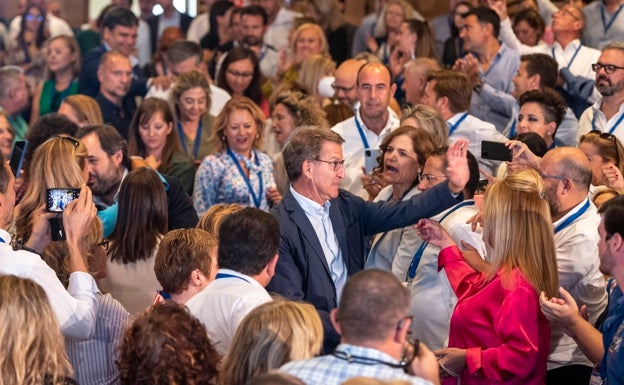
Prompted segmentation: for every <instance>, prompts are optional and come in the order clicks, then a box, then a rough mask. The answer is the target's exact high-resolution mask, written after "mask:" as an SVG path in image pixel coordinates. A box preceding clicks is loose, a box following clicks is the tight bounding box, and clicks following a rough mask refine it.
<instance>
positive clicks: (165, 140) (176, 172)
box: [128, 98, 195, 195]
mask: <svg viewBox="0 0 624 385" xmlns="http://www.w3.org/2000/svg"><path fill="white" fill-rule="evenodd" d="M174 129H175V119H174V117H173V111H172V110H171V107H170V106H169V104H168V103H167V102H166V101H164V100H163V99H160V98H147V99H145V100H143V103H141V105H140V106H139V108H138V109H137V111H136V112H135V114H134V119H133V120H132V124H131V125H130V132H129V133H128V155H131V156H132V155H137V156H140V157H142V158H144V159H145V161H146V162H147V164H148V165H149V166H150V167H151V168H153V169H154V170H158V171H159V172H162V173H163V174H167V175H170V176H174V177H176V178H178V179H179V180H180V182H182V185H183V186H184V191H186V193H187V194H188V195H191V194H193V183H194V182H195V166H194V165H193V160H192V159H191V158H190V157H189V156H188V155H186V154H185V153H184V151H183V150H182V146H181V145H180V138H179V137H178V135H177V133H176V132H175V131H174Z"/></svg>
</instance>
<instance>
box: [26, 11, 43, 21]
mask: <svg viewBox="0 0 624 385" xmlns="http://www.w3.org/2000/svg"><path fill="white" fill-rule="evenodd" d="M26 20H28V21H33V20H37V21H38V22H40V23H41V22H42V21H43V16H41V15H33V14H31V13H27V14H26Z"/></svg>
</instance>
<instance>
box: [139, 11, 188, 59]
mask: <svg viewBox="0 0 624 385" xmlns="http://www.w3.org/2000/svg"><path fill="white" fill-rule="evenodd" d="M158 20H160V17H159V16H154V17H152V18H151V19H149V20H148V21H147V24H148V25H149V27H150V36H151V38H152V52H156V47H158ZM191 21H193V18H192V17H190V16H189V15H187V14H186V13H180V25H179V26H178V27H180V29H181V30H182V32H184V34H185V35H186V31H188V29H189V26H190V25H191Z"/></svg>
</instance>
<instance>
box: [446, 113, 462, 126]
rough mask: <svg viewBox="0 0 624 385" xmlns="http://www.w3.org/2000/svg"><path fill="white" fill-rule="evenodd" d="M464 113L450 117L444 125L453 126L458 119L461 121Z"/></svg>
mask: <svg viewBox="0 0 624 385" xmlns="http://www.w3.org/2000/svg"><path fill="white" fill-rule="evenodd" d="M465 113H466V111H461V112H458V113H456V114H455V115H453V116H451V118H450V119H449V120H447V121H446V124H450V125H453V124H455V123H457V121H458V120H459V119H461V117H462V116H463V115H464V114H465Z"/></svg>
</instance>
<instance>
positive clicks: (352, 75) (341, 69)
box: [334, 59, 366, 109]
mask: <svg viewBox="0 0 624 385" xmlns="http://www.w3.org/2000/svg"><path fill="white" fill-rule="evenodd" d="M364 64H366V61H364V60H356V59H348V60H345V61H344V62H342V64H340V66H338V68H336V73H335V76H336V81H335V82H334V89H335V90H336V97H337V98H338V101H339V102H340V103H342V104H345V105H347V106H349V107H351V108H353V109H355V108H356V107H357V103H358V97H357V89H356V83H357V74H358V71H359V69H360V68H361V67H362V66H363V65H364Z"/></svg>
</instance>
